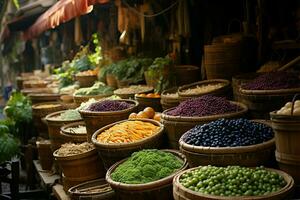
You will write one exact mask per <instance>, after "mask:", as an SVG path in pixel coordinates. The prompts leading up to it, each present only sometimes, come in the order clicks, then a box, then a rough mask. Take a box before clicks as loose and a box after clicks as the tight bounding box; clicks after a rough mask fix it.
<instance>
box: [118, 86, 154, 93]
mask: <svg viewBox="0 0 300 200" xmlns="http://www.w3.org/2000/svg"><path fill="white" fill-rule="evenodd" d="M135 86H142V87H145V88H147V89H144V90H141V91H139V92H128V93H119V92H118V90H120V89H124V88H119V89H116V90H114V92H113V93H114V94H115V95H135V94H141V93H147V92H151V91H153V90H154V88H153V87H152V86H148V85H135ZM125 88H130V86H129V87H125Z"/></svg>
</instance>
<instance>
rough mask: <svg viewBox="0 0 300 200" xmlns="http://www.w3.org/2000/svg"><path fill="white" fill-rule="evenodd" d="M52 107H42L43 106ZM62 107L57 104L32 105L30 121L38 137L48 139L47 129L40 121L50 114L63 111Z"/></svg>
mask: <svg viewBox="0 0 300 200" xmlns="http://www.w3.org/2000/svg"><path fill="white" fill-rule="evenodd" d="M49 104H51V105H53V107H43V105H49ZM63 109H64V107H63V105H61V104H60V103H59V102H49V103H39V104H34V105H32V119H33V124H34V126H35V127H36V129H37V131H38V134H39V136H40V137H43V138H49V136H48V127H47V125H46V124H45V123H44V122H43V121H42V118H44V117H46V116H47V115H49V114H50V113H53V112H57V111H60V110H63Z"/></svg>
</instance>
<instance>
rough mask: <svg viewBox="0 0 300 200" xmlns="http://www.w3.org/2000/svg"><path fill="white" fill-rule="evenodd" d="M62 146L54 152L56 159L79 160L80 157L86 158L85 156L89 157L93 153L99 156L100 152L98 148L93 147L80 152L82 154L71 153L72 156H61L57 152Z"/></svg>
mask: <svg viewBox="0 0 300 200" xmlns="http://www.w3.org/2000/svg"><path fill="white" fill-rule="evenodd" d="M59 149H60V148H58V149H56V150H55V151H54V152H53V154H52V155H53V157H54V158H55V160H59V161H61V160H78V159H81V158H84V157H88V156H90V155H93V154H96V155H97V156H98V152H97V149H96V148H94V149H91V150H89V151H86V152H83V153H80V154H76V155H70V156H59V155H57V152H58V150H59Z"/></svg>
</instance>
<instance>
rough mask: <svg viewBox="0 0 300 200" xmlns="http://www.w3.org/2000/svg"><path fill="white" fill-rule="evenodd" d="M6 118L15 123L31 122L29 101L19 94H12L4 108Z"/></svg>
mask: <svg viewBox="0 0 300 200" xmlns="http://www.w3.org/2000/svg"><path fill="white" fill-rule="evenodd" d="M4 112H5V114H6V116H7V117H8V118H10V119H12V120H14V121H15V122H16V123H23V122H25V123H29V122H31V121H32V109H31V101H30V100H29V98H28V97H26V96H24V95H23V94H22V93H20V92H13V93H12V95H11V97H10V98H9V100H8V102H7V104H6V107H5V108H4Z"/></svg>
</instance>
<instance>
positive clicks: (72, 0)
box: [23, 0, 109, 40]
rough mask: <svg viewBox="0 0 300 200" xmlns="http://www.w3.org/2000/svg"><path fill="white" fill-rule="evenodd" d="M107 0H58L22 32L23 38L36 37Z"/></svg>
mask: <svg viewBox="0 0 300 200" xmlns="http://www.w3.org/2000/svg"><path fill="white" fill-rule="evenodd" d="M108 1H109V0H60V1H58V2H57V3H56V4H54V5H53V6H52V7H50V8H49V9H48V10H47V11H46V12H45V13H43V14H42V15H41V16H40V17H39V18H38V19H37V20H36V22H35V23H34V24H33V25H32V26H31V27H30V28H29V29H27V30H26V31H25V32H24V35H23V37H24V39H25V40H28V39H32V38H34V37H37V36H38V35H40V34H41V33H43V32H44V31H46V30H48V29H52V28H55V27H57V26H59V25H60V24H61V23H65V22H67V21H69V20H71V19H73V18H75V17H78V16H80V15H84V14H87V13H89V12H91V11H92V10H93V5H94V4H96V3H107V2H108Z"/></svg>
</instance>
